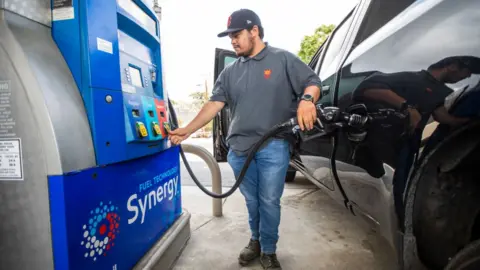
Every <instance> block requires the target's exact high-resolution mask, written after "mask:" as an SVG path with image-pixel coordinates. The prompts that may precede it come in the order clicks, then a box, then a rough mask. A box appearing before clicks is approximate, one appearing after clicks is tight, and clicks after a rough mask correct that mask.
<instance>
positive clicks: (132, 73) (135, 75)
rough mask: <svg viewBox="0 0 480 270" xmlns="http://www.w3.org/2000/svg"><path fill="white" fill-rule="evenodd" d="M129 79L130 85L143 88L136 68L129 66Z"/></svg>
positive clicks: (140, 75)
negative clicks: (130, 79)
mask: <svg viewBox="0 0 480 270" xmlns="http://www.w3.org/2000/svg"><path fill="white" fill-rule="evenodd" d="M128 69H129V71H130V77H131V78H132V84H133V85H135V86H138V87H143V84H142V74H141V73H140V70H139V69H138V68H135V67H132V66H129V67H128Z"/></svg>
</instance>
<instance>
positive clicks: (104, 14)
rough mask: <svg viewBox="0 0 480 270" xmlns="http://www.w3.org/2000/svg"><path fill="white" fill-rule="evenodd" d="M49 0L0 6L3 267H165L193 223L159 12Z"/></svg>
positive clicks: (118, 2) (129, 3)
mask: <svg viewBox="0 0 480 270" xmlns="http://www.w3.org/2000/svg"><path fill="white" fill-rule="evenodd" d="M48 2H49V1H42V0H34V1H27V0H19V1H13V2H12V1H0V46H1V47H0V48H1V50H0V61H1V63H2V66H3V68H2V67H0V198H2V203H1V204H0V217H2V219H3V220H6V219H7V217H9V218H10V220H13V221H14V222H3V223H2V224H0V236H1V239H2V241H0V250H2V251H3V252H2V253H0V266H1V267H0V268H1V269H3V267H6V268H5V269H115V270H117V269H119V270H120V269H132V268H134V267H137V268H141V267H143V266H145V265H147V264H148V265H151V264H152V261H153V260H157V261H161V260H162V259H163V260H164V262H163V263H165V264H164V266H165V267H163V268H162V269H164V268H165V269H166V268H168V267H169V266H170V264H171V262H172V261H173V259H175V257H176V256H177V255H178V252H179V251H180V249H181V248H182V246H183V245H184V244H185V242H186V239H187V238H188V236H189V227H188V226H189V225H188V220H189V215H188V213H186V212H185V211H183V210H182V203H181V185H180V160H179V149H178V147H172V146H170V144H169V141H168V139H167V130H168V129H169V110H168V106H167V102H168V96H167V93H166V91H165V89H164V87H163V73H162V51H161V42H160V40H161V38H160V29H159V19H158V16H156V14H155V13H154V10H153V6H152V4H151V1H146V0H102V1H98V0H55V1H52V2H51V3H48ZM32 7H33V8H32ZM32 9H36V10H37V11H38V12H31V10H32ZM49 15H50V16H49ZM4 100H5V101H6V102H7V101H8V104H10V105H9V107H7V108H6V109H5V106H3V104H4V102H3V101H4ZM5 110H7V111H9V114H8V116H9V117H2V116H1V115H3V112H4V111H5ZM5 164H6V165H5ZM12 194H15V196H13V195H12ZM4 199H5V200H7V202H5V201H3V200H4ZM29 221H30V223H29ZM180 235H181V237H180ZM167 238H170V239H167ZM173 238H176V239H177V240H178V239H180V238H181V239H180V240H178V241H180V242H178V243H177V244H172V243H173V242H175V241H174V240H172V239H173ZM4 239H7V241H4ZM9 239H10V240H11V241H10V240H9ZM162 245H170V246H171V249H172V250H170V253H169V254H167V253H168V252H166V251H165V250H168V248H166V247H165V246H162ZM175 247H176V250H175V251H174V250H173V249H174V248H175ZM156 251H157V252H156ZM160 251H161V252H160ZM162 252H163V253H165V254H167V255H168V256H169V257H170V258H161V257H162V254H163V253H162ZM167 255H165V256H167ZM165 256H164V257H165ZM146 261H148V263H146ZM167 261H168V262H167ZM167 265H168V266H167Z"/></svg>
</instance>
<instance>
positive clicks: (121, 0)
mask: <svg viewBox="0 0 480 270" xmlns="http://www.w3.org/2000/svg"><path fill="white" fill-rule="evenodd" d="M118 5H119V6H120V7H122V8H123V9H125V11H127V12H128V13H130V15H132V16H133V17H134V18H135V19H136V20H138V22H139V23H140V24H141V25H142V26H143V27H144V28H145V29H146V30H147V31H148V32H150V34H152V35H153V36H158V35H157V24H156V22H155V20H153V19H152V18H151V17H150V16H148V15H147V14H146V13H145V12H144V11H143V10H142V9H141V8H140V7H139V6H138V5H137V4H136V3H135V2H133V1H132V0H118Z"/></svg>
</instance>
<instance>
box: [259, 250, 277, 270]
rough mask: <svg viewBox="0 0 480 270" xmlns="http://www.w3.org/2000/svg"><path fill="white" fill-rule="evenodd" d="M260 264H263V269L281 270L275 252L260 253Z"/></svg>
mask: <svg viewBox="0 0 480 270" xmlns="http://www.w3.org/2000/svg"><path fill="white" fill-rule="evenodd" d="M260 264H261V265H262V266H263V269H268V270H281V269H282V267H281V266H280V262H279V261H278V259H277V255H276V254H264V253H262V255H261V257H260Z"/></svg>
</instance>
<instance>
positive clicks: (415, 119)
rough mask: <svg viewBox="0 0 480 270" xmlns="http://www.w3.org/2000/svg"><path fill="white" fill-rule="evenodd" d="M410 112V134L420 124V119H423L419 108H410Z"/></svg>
mask: <svg viewBox="0 0 480 270" xmlns="http://www.w3.org/2000/svg"><path fill="white" fill-rule="evenodd" d="M408 114H409V116H410V134H413V132H415V129H416V128H417V126H418V123H419V122H420V120H422V115H421V114H420V113H419V112H418V111H417V109H414V108H409V109H408Z"/></svg>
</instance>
